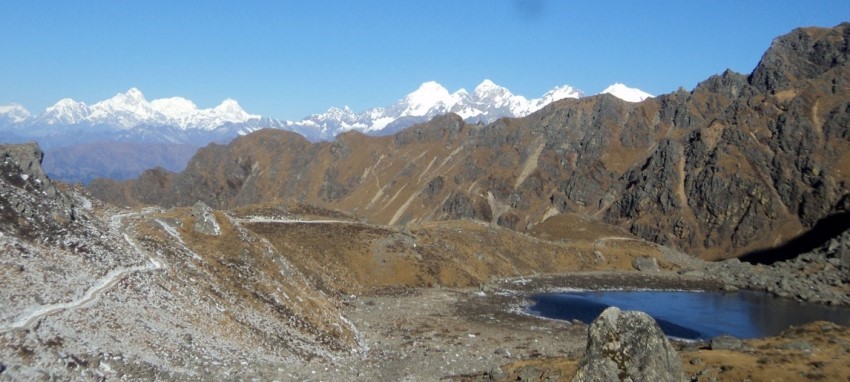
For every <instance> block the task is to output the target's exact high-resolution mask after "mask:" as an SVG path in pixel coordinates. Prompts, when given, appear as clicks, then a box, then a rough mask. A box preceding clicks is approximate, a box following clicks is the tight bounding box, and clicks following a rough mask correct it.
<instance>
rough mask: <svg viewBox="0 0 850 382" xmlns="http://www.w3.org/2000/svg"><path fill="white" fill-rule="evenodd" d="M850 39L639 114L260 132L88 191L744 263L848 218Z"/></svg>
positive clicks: (785, 45)
mask: <svg viewBox="0 0 850 382" xmlns="http://www.w3.org/2000/svg"><path fill="white" fill-rule="evenodd" d="M847 41H850V24H843V25H840V26H838V27H836V28H834V29H817V28H814V29H801V30H796V31H794V32H792V33H791V34H789V35H787V36H784V37H781V38H779V39H777V41H776V42H775V43H774V44H773V46H772V47H771V48H770V50H768V52H767V53H765V56H764V59H763V60H762V62H761V63H760V64H759V66H758V67H757V68H756V69H755V71H754V72H753V74H752V75H751V76H750V77H745V76H743V75H740V74H737V73H732V72H729V71H727V72H725V73H723V74H722V75H718V76H713V77H711V78H709V79H708V80H706V81H704V82H703V83H701V84H700V85H699V86H697V88H696V89H694V90H693V91H692V92H685V91H679V92H676V93H673V94H668V95H662V96H659V97H656V98H654V99H651V100H648V101H645V102H641V103H637V104H630V103H626V102H623V101H620V100H618V99H616V98H614V97H612V96H609V95H601V96H596V97H588V98H584V99H579V100H562V101H559V102H556V103H553V104H551V105H549V106H547V107H546V108H544V109H542V110H541V111H538V112H537V113H534V114H532V115H530V116H528V117H526V118H520V119H503V120H499V121H497V122H495V123H492V124H490V125H487V126H481V125H470V124H466V123H464V122H463V121H462V120H461V119H460V118H459V117H458V116H456V115H448V116H443V117H438V118H435V119H434V120H432V121H430V122H428V123H426V124H422V125H417V126H414V127H411V128H409V129H407V130H404V131H402V132H400V133H398V134H396V135H394V136H391V137H366V136H363V135H362V134H359V133H354V132H351V133H346V134H343V135H342V136H340V137H338V139H337V140H336V141H335V142H333V143H318V144H310V143H309V142H307V141H305V140H304V139H303V138H301V137H299V136H297V135H295V134H293V133H286V132H280V131H260V132H256V133H254V134H250V135H248V136H245V137H240V138H239V139H237V140H235V141H233V142H232V143H231V144H229V145H228V146H226V147H225V146H216V145H211V146H208V147H207V148H205V149H202V150H200V151H199V152H198V154H197V155H196V156H195V158H194V159H193V160H192V161H191V162H190V164H189V166H188V167H187V169H186V170H185V171H183V172H182V173H181V174H178V175H176V176H174V178H173V179H171V180H170V181H168V182H167V184H165V185H164V186H163V187H156V186H149V185H146V184H145V183H144V181H140V182H128V183H124V184H115V183H113V184H106V183H97V184H94V185H93V186H92V188H91V190H92V192H93V193H95V194H96V195H98V196H100V197H104V198H106V199H109V200H111V201H114V202H117V203H127V204H135V203H155V204H162V205H166V206H171V205H188V204H191V203H194V202H195V201H196V200H203V201H205V202H207V203H208V204H210V205H213V206H215V207H218V208H230V207H235V206H241V205H247V204H251V203H257V202H261V201H263V202H267V201H274V200H290V199H295V200H301V201H304V202H308V203H311V204H316V205H320V206H323V207H326V208H333V209H340V210H344V211H348V212H351V213H354V214H356V215H359V216H363V217H365V218H366V219H368V220H369V221H370V222H372V223H375V224H390V225H393V224H408V223H421V222H427V221H436V220H444V219H457V218H474V219H478V220H483V221H488V222H495V223H498V224H500V225H502V226H505V227H508V228H512V229H515V230H519V231H523V230H526V229H528V228H530V227H533V226H535V225H537V224H539V223H540V222H542V221H544V220H545V219H546V218H548V217H550V216H553V215H556V214H559V213H564V212H566V213H575V214H580V215H586V216H593V217H597V218H601V219H603V220H605V221H606V222H608V223H613V224H615V225H619V226H621V227H623V228H625V229H627V230H628V231H629V232H631V233H632V234H634V235H636V236H638V237H641V238H643V239H647V240H651V241H654V242H657V243H661V244H666V245H672V246H675V247H678V248H680V249H682V250H684V251H686V252H690V253H693V254H697V255H700V256H702V257H705V258H717V257H729V256H736V255H741V254H743V253H747V252H749V251H752V250H756V249H761V248H766V247H772V246H776V245H778V244H781V243H783V242H784V241H786V240H788V239H790V238H792V237H793V236H795V235H797V234H800V233H801V232H803V231H804V230H806V229H808V228H810V227H812V226H813V225H814V224H815V223H816V222H817V221H818V220H819V219H822V218H823V217H826V216H828V215H830V214H833V213H836V212H840V211H843V210H847V209H850V193H848V189H847V184H848V181H850V168H848V167H847V166H848V165H847V164H846V163H847V161H846V160H845V159H848V158H850V154H848V152H850V132H848V127H850V104H848V101H847V100H848V99H850V81H847V78H850V66H848V65H850V64H848V62H850V60H848V59H847V57H848V52H847V49H846V46H847V43H846V42H847ZM823 57H827V59H824V58H823ZM116 188H119V189H120V188H123V189H124V191H116Z"/></svg>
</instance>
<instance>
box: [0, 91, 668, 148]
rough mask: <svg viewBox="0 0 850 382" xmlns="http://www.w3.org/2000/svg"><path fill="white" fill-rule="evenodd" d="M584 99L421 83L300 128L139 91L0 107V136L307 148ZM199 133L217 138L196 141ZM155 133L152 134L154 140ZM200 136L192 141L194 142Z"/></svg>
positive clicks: (638, 96) (635, 98) (228, 105)
mask: <svg viewBox="0 0 850 382" xmlns="http://www.w3.org/2000/svg"><path fill="white" fill-rule="evenodd" d="M603 93H611V94H613V95H615V96H618V97H621V98H622V99H624V100H627V101H630V102H639V101H642V100H643V99H645V98H648V97H651V95H649V94H648V93H645V92H643V91H641V90H638V89H632V88H628V87H626V86H625V85H623V84H619V83H618V84H614V85H611V86H610V87H608V88H607V89H605V90H604V91H603ZM583 95H584V94H583V93H582V92H581V91H579V90H576V89H574V88H572V87H570V86H566V85H565V86H559V87H555V88H554V89H552V90H550V91H548V92H546V93H545V94H544V95H543V96H541V97H540V98H535V99H526V98H525V97H523V96H520V95H514V94H513V93H511V92H510V91H509V90H508V89H507V88H504V87H502V86H499V85H497V84H495V83H493V82H492V81H490V80H484V81H483V82H481V84H479V85H478V86H477V87H476V88H475V89H474V91H473V92H472V94H470V93H469V92H467V91H466V90H465V89H460V90H457V91H455V92H454V93H449V91H448V90H447V89H446V88H445V87H443V86H442V85H440V84H439V83H437V82H434V81H429V82H425V83H423V84H422V85H421V86H420V87H419V88H418V89H417V90H415V91H414V92H412V93H410V94H408V95H406V96H405V97H403V98H401V99H400V100H398V101H397V102H395V103H393V104H392V105H390V106H387V107H376V108H372V109H368V110H365V111H362V112H354V111H352V110H351V109H349V108H348V107H343V108H341V109H340V108H336V107H331V108H329V109H328V110H327V111H325V112H324V113H320V114H312V115H310V116H308V117H306V118H304V119H302V120H300V121H283V120H278V119H274V118H270V117H263V116H260V115H255V114H250V113H248V112H246V111H245V110H243V109H242V107H241V106H240V105H239V103H238V102H237V101H235V100H232V99H226V100H224V101H222V103H221V104H219V105H218V106H216V107H214V108H209V109H200V108H198V107H197V106H196V105H195V103H193V102H192V101H190V100H188V99H186V98H182V97H171V98H162V99H155V100H152V101H148V100H147V99H146V98H145V96H144V95H143V94H142V92H141V91H140V90H139V89H136V88H131V89H130V90H128V91H127V92H126V93H118V94H116V95H115V96H114V97H112V98H110V99H107V100H103V101H100V102H97V103H95V104H93V105H91V106H89V105H86V104H85V103H83V102H79V101H75V100H73V99H70V98H64V99H62V100H60V101H58V102H57V103H56V104H54V105H53V106H50V107H48V108H47V109H46V110H45V111H44V113H42V114H41V115H37V116H35V115H32V114H31V113H30V112H29V111H28V110H27V109H26V108H24V107H23V106H21V105H18V104H11V105H5V106H0V130H4V131H9V132H12V133H16V134H18V135H21V136H26V137H30V138H45V142H40V143H41V144H42V146H46V147H51V146H56V145H61V143H59V141H57V142H54V140H53V139H51V138H54V137H56V136H59V135H63V132H65V131H67V130H74V131H78V130H81V129H85V130H88V131H89V132H91V131H99V132H103V133H104V135H105V136H106V137H109V134H106V133H105V132H111V133H113V135H114V136H112V137H111V138H115V140H118V141H126V142H134V141H148V140H151V141H158V142H161V143H184V144H197V145H203V144H206V143H208V142H214V141H218V140H220V135H221V134H222V132H221V131H220V130H225V131H226V132H227V133H229V135H231V136H232V137H235V136H236V135H239V134H246V133H249V132H251V131H255V130H258V129H261V128H275V129H281V130H288V131H294V132H297V133H299V134H301V135H303V136H304V137H305V138H307V139H308V140H311V141H318V140H329V139H333V137H335V136H336V135H338V134H340V133H343V132H346V131H351V130H357V131H360V132H363V133H366V134H373V135H383V134H391V133H394V132H396V131H398V130H400V129H402V128H405V127H408V126H410V125H412V124H414V123H418V122H424V121H427V120H428V119H431V118H433V117H435V116H437V115H442V114H446V113H450V112H451V113H456V114H458V115H460V116H461V117H463V118H464V119H465V120H466V121H468V122H472V123H476V122H482V123H490V122H493V121H495V120H497V119H499V118H503V117H523V116H526V115H528V114H531V113H532V112H534V111H537V110H539V109H540V108H542V107H543V106H545V105H547V104H549V103H551V102H554V101H557V100H560V99H564V98H579V97H582V96H583ZM174 131H183V132H188V131H195V132H197V135H191V134H190V135H186V136H181V135H180V134H174ZM203 132H218V134H217V135H212V136H210V137H207V138H203ZM157 133H159V134H158V135H159V136H157ZM198 135H200V136H198Z"/></svg>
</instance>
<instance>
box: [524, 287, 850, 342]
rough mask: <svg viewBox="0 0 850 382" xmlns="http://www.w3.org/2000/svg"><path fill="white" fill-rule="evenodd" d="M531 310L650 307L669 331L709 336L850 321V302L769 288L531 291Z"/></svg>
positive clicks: (568, 316)
mask: <svg viewBox="0 0 850 382" xmlns="http://www.w3.org/2000/svg"><path fill="white" fill-rule="evenodd" d="M531 300H532V301H533V302H534V304H533V305H532V306H530V307H529V308H528V311H529V312H530V313H532V314H536V315H539V316H543V317H548V318H555V319H561V320H575V319H577V320H581V321H583V322H585V323H590V322H592V321H593V320H594V319H595V318H596V317H597V316H598V315H599V314H600V313H602V311H603V310H605V308H607V307H609V306H616V307H619V308H620V309H622V310H640V311H644V312H646V313H649V315H651V316H652V317H653V318H655V320H656V321H657V322H658V324H659V326H661V329H662V330H664V333H666V334H667V335H668V336H672V337H679V338H685V339H710V338H713V337H716V336H718V335H721V334H730V335H733V336H735V337H738V338H755V337H764V336H772V335H776V334H778V333H779V332H781V331H782V330H784V329H786V328H788V327H789V326H791V325H801V324H805V323H808V322H812V321H818V320H823V321H831V322H835V323H838V324H842V325H850V308H837V307H831V306H824V305H818V304H809V303H801V302H797V301H794V300H790V299H783V298H777V297H773V296H771V295H768V294H766V293H759V292H748V291H741V292H735V293H725V292H670V291H588V292H570V293H548V294H539V295H535V296H532V298H531Z"/></svg>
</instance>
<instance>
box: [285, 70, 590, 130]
mask: <svg viewBox="0 0 850 382" xmlns="http://www.w3.org/2000/svg"><path fill="white" fill-rule="evenodd" d="M582 95H583V94H582V93H581V91H579V90H576V89H574V88H572V87H570V86H560V87H556V88H554V89H552V90H550V91H549V92H547V93H546V94H544V95H543V96H542V97H540V98H535V99H530V100H529V99H526V98H525V97H523V96H520V95H514V94H513V93H511V92H510V91H509V90H508V89H506V88H504V87H502V86H499V85H497V84H495V83H494V82H493V81H490V80H484V81H483V82H481V84H479V85H478V86H476V87H475V89H474V90H473V92H472V94H469V92H467V91H466V89H459V90H457V91H455V92H453V93H449V91H448V90H447V89H446V88H445V87H443V86H442V85H440V84H439V83H437V82H434V81H429V82H425V83H423V84H422V85H420V86H419V88H418V89H416V90H415V91H414V92H412V93H410V94H408V95H406V96H405V97H404V98H402V99H400V100H398V101H396V102H395V103H394V104H392V105H390V106H387V107H379V108H373V109H369V110H366V111H363V112H360V113H357V112H354V111H352V110H351V109H349V108H348V107H345V108H342V109H339V108H330V109H328V111H326V112H324V113H321V114H313V115H311V116H309V117H307V118H305V119H303V120H301V121H295V122H293V121H287V122H286V125H287V126H288V127H290V128H292V129H296V128H302V129H315V130H316V131H317V132H318V133H319V134H320V135H321V136H320V137H319V138H320V139H330V138H332V137H334V136H335V135H337V134H339V133H341V132H345V131H349V130H358V131H361V132H364V133H367V134H377V135H383V134H391V133H394V132H396V131H398V130H400V129H403V128H405V127H408V126H410V125H412V124H414V123H418V122H424V121H427V120H429V119H431V118H433V117H435V116H437V115H441V114H446V113H450V112H451V113H456V114H458V115H460V116H461V117H462V118H464V119H465V120H467V121H469V122H482V123H490V122H493V121H495V120H497V119H499V118H502V117H523V116H526V115H528V114H531V113H533V112H535V111H537V110H540V109H541V108H542V107H543V106H546V105H548V104H549V103H552V102H554V101H558V100H561V99H564V98H579V97H581V96H582Z"/></svg>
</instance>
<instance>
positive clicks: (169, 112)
mask: <svg viewBox="0 0 850 382" xmlns="http://www.w3.org/2000/svg"><path fill="white" fill-rule="evenodd" d="M151 107H152V108H153V109H154V110H156V111H157V112H159V113H160V114H162V115H164V116H166V117H168V118H171V119H174V120H181V119H183V118H187V117H190V116H191V115H192V114H195V113H197V112H198V107H197V106H196V105H195V103H194V102H192V101H189V100H188V99H185V98H183V97H171V98H162V99H155V100H153V101H151Z"/></svg>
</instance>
